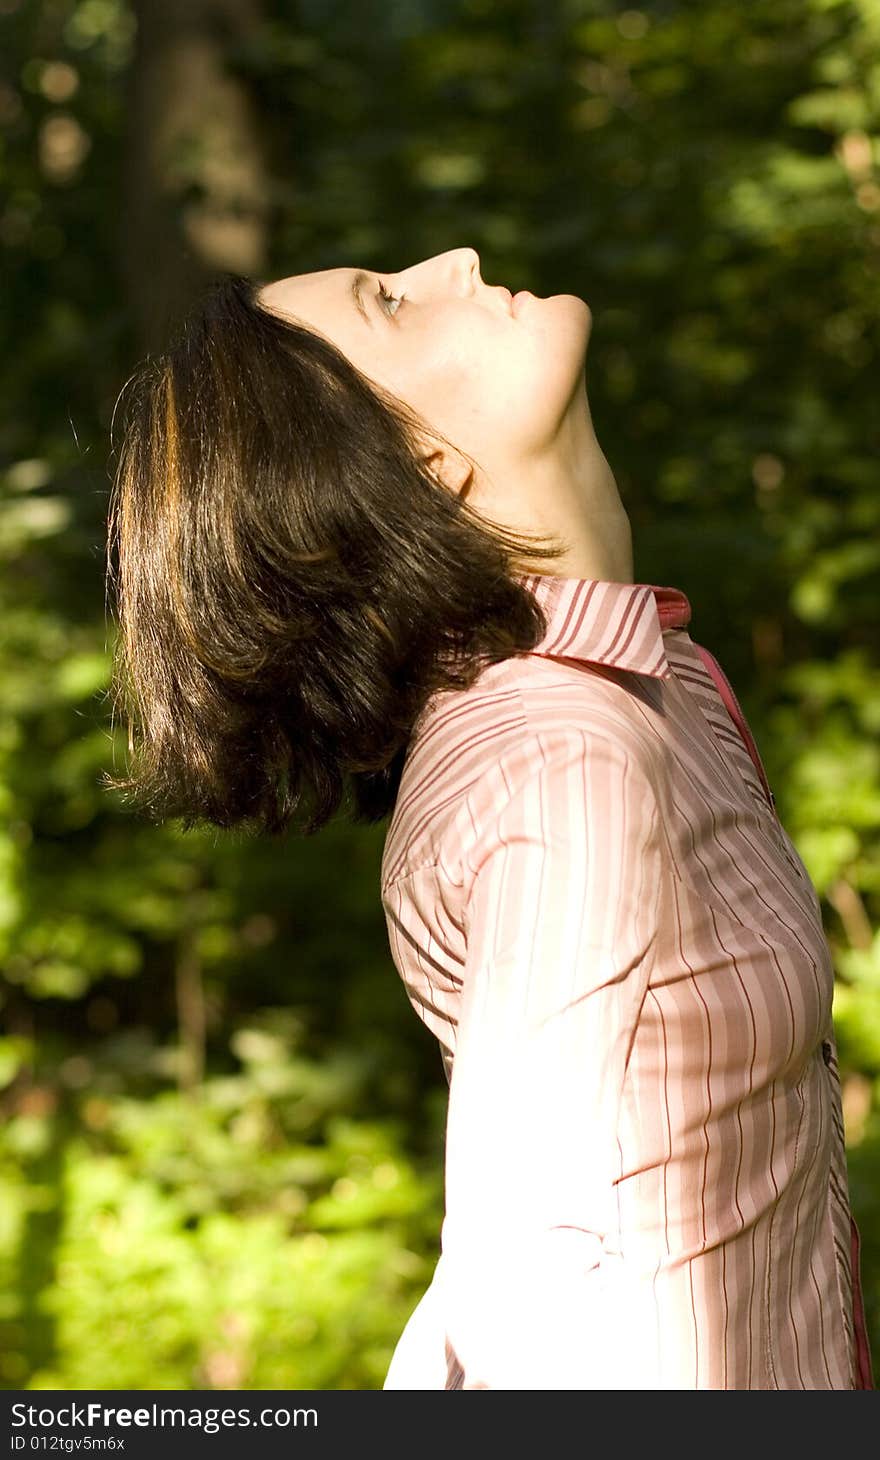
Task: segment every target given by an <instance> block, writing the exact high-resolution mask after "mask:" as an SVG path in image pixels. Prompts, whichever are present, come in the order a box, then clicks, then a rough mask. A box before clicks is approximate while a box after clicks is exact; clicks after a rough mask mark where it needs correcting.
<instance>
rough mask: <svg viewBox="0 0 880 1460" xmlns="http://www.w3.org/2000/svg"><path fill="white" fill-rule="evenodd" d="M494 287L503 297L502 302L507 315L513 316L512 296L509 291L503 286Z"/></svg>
mask: <svg viewBox="0 0 880 1460" xmlns="http://www.w3.org/2000/svg"><path fill="white" fill-rule="evenodd" d="M495 287H496V289H498V290H499V291H500V293H501V294H502V295H503V296H504V302H505V304H506V305H507V312H508V314H513V295H512V294H511V292H510V290H509V289H508V288H507V286H506V285H505V284H496V286H495Z"/></svg>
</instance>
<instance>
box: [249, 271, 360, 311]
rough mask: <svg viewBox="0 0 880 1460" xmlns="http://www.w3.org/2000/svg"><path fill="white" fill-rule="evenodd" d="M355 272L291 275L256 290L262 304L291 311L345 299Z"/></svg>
mask: <svg viewBox="0 0 880 1460" xmlns="http://www.w3.org/2000/svg"><path fill="white" fill-rule="evenodd" d="M353 275H354V270H353V269H346V268H338V269H317V270H315V271H314V272H313V273H309V274H288V275H287V276H286V277H285V278H283V279H273V280H271V281H270V282H269V283H267V284H262V285H261V286H260V288H259V290H258V291H257V298H258V300H259V302H260V303H261V304H263V305H266V306H267V307H268V308H270V309H284V308H288V309H290V308H292V307H293V306H294V305H296V306H300V305H302V304H305V303H309V302H311V301H314V302H317V301H319V300H322V301H323V300H329V299H330V298H331V297H332V296H334V295H335V296H337V297H342V296H343V294H344V291H345V290H346V289H347V288H349V286H350V283H351V279H352V277H353Z"/></svg>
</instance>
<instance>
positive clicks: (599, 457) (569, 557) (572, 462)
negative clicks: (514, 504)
mask: <svg viewBox="0 0 880 1460" xmlns="http://www.w3.org/2000/svg"><path fill="white" fill-rule="evenodd" d="M523 480H524V481H527V482H528V488H527V492H526V491H525V490H524V491H523V494H522V496H521V499H520V500H521V503H522V505H523V506H524V508H525V520H526V523H527V525H528V527H529V529H530V530H534V529H537V531H539V532H550V533H553V534H554V535H556V536H558V537H560V538H562V539H563V541H564V542H565V543H567V548H566V551H565V553H564V554H563V555H562V556H561V557H559V558H557V559H556V561H555V562H554V563H553V564H548V563H544V564H540V565H539V564H535V565H534V569H533V571H536V572H543V573H558V574H561V575H563V576H564V577H568V578H602V579H607V580H609V581H612V582H616V583H632V581H633V547H632V530H631V526H630V521H629V517H628V516H627V513H626V509H625V508H624V505H623V502H622V501H621V499H620V493H619V491H618V488H617V482H616V481H615V478H614V473H613V471H612V470H611V467H610V466H609V464H608V461H607V458H606V457H605V454H604V452H603V451H602V448H601V447H600V445H599V442H598V441H597V439H596V433H595V431H594V429H593V422H592V418H591V415H590V407H589V403H588V401H587V396H586V391H585V389H583V388H582V389H581V391H580V392H579V394H578V396H577V398H576V399H575V400H574V401H573V402H572V403H571V406H570V408H569V410H568V411H566V413H565V415H564V417H563V419H562V422H561V424H560V427H559V431H558V433H557V435H556V437H555V438H554V439H553V440H552V441H551V442H550V443H549V445H548V448H547V450H546V451H545V452H544V453H543V454H542V455H541V456H539V457H535V458H532V459H531V460H530V461H529V463H528V466H527V470H526V472H525V473H524V477H523Z"/></svg>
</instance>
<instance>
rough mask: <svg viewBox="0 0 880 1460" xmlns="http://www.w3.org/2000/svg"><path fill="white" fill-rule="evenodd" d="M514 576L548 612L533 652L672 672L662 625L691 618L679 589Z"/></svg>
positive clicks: (661, 675)
mask: <svg viewBox="0 0 880 1460" xmlns="http://www.w3.org/2000/svg"><path fill="white" fill-rule="evenodd" d="M513 576H514V577H515V578H516V579H517V580H518V581H519V582H520V583H522V585H523V586H524V587H525V588H527V589H528V590H529V592H530V593H532V594H533V595H534V597H535V598H536V599H537V601H538V603H539V604H540V606H541V608H542V609H543V610H544V613H545V616H546V618H547V632H546V633H545V634H544V637H543V638H542V639H541V641H540V642H539V643H538V644H536V645H535V647H534V649H532V650H530V652H531V653H532V654H548V655H558V656H560V657H563V658H567V659H585V660H587V661H589V662H590V663H597V664H608V665H611V666H613V667H614V668H615V669H633V670H635V671H636V672H637V673H639V674H652V675H654V676H655V677H656V678H657V679H669V678H670V677H671V675H672V669H671V667H670V664H669V661H668V659H667V657H666V646H665V644H664V641H663V630H664V629H677V628H684V627H685V625H686V624H688V623H689V622H690V617H691V605H690V602H689V601H688V598H687V596H686V595H685V594H684V593H682V591H681V589H679V588H669V587H664V586H661V585H659V584H657V583H614V582H610V581H606V580H605V579H600V578H567V577H563V576H562V575H561V574H557V573H515V574H514V575H513Z"/></svg>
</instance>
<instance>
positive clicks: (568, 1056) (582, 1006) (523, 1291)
mask: <svg viewBox="0 0 880 1460" xmlns="http://www.w3.org/2000/svg"><path fill="white" fill-rule="evenodd" d="M469 812H470V817H471V822H472V825H473V828H474V840H473V845H472V847H471V848H470V849H469V851H468V854H467V856H466V858H465V862H466V870H465V884H466V885H465V898H466V900H465V909H466V913H465V930H466V939H467V953H466V961H465V969H464V975H463V987H462V993H461V1004H460V1009H459V1014H458V1023H457V1028H456V1043H455V1057H454V1063H453V1068H452V1078H451V1082H450V1091H449V1105H448V1114H447V1127H446V1171H445V1188H446V1189H445V1198H446V1203H445V1216H444V1221H443V1229H442V1242H441V1247H442V1258H441V1266H442V1269H443V1282H444V1320H445V1328H446V1342H447V1355H448V1358H449V1372H448V1379H447V1388H464V1389H560V1388H593V1387H598V1388H601V1387H604V1385H603V1384H602V1382H601V1366H602V1357H603V1346H604V1344H605V1343H606V1341H607V1336H608V1335H607V1331H606V1323H605V1317H604V1316H603V1309H602V1303H603V1259H604V1256H605V1253H604V1248H603V1239H604V1238H605V1237H606V1235H607V1233H608V1232H609V1230H613V1197H614V1187H613V1177H614V1156H615V1154H616V1151H617V1146H616V1139H615V1130H616V1120H617V1109H618V1103H619V1099H620V1092H621V1087H622V1082H623V1078H624V1073H625V1068H626V1061H627V1058H628V1053H629V1049H630V1047H631V1043H632V1039H633V1035H634V1030H635V1026H636V1023H637V1021H638V1018H639V1012H640V1009H641V1005H642V1002H643V999H644V997H645V991H646V988H647V980H648V972H649V965H650V962H651V957H652V953H653V945H654V938H655V929H656V899H657V896H658V888H659V886H660V850H659V834H658V824H659V815H658V808H657V802H656V798H655V795H654V793H653V790H652V787H651V780H650V776H649V773H648V772H647V771H646V770H645V769H643V768H642V766H640V764H639V763H638V757H637V756H636V754H635V753H634V752H633V750H632V749H630V748H628V747H627V746H625V745H624V744H623V743H622V742H621V741H620V740H619V739H616V738H615V737H614V736H613V734H612V733H611V732H610V731H607V730H603V731H601V732H593V731H592V730H581V729H559V728H554V729H553V730H552V731H547V732H544V733H540V732H529V733H528V735H527V736H526V738H525V739H524V741H523V742H522V743H521V744H519V745H518V746H517V747H515V748H514V749H513V750H512V751H510V752H508V753H506V754H505V756H503V757H502V758H501V759H500V760H499V761H498V762H497V763H496V765H495V766H493V767H492V769H491V771H490V773H489V774H488V775H487V776H486V777H484V778H482V779H481V781H480V782H479V783H478V785H477V786H476V788H474V789H472V792H471V797H470V808H469Z"/></svg>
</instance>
